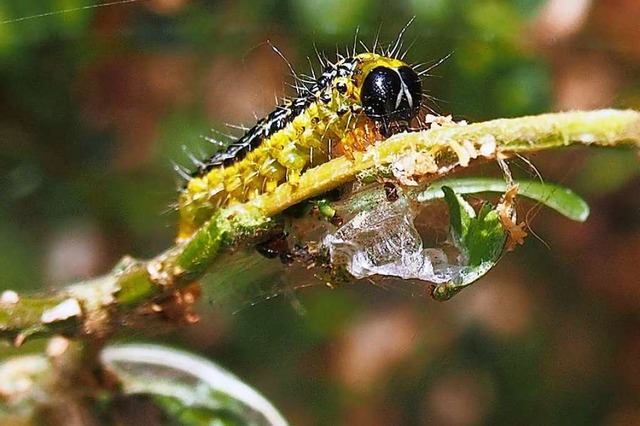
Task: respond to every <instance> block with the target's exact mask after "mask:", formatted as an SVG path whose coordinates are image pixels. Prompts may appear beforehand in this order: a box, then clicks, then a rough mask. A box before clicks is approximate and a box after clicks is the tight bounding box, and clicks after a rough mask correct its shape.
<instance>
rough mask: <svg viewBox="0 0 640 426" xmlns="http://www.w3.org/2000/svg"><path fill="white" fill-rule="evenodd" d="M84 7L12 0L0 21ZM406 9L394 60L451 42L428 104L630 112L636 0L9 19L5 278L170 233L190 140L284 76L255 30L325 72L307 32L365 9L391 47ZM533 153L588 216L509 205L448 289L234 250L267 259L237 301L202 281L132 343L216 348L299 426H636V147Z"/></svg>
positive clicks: (443, 108) (321, 30) (146, 9)
mask: <svg viewBox="0 0 640 426" xmlns="http://www.w3.org/2000/svg"><path fill="white" fill-rule="evenodd" d="M93 3H94V2H93V1H88V0H87V1H84V0H67V1H64V2H60V1H56V0H47V1H43V0H21V1H20V2H9V1H3V2H0V21H12V20H16V19H20V18H24V17H28V16H31V15H34V14H40V13H46V12H50V11H53V12H55V11H61V10H63V9H65V8H78V7H83V6H87V5H91V4H93ZM412 16H415V17H416V19H415V22H414V23H413V24H412V25H411V26H410V28H409V29H408V31H407V35H406V36H405V44H406V46H407V47H408V46H409V45H411V46H410V48H409V52H408V54H407V60H408V61H410V62H414V63H434V62H436V61H438V60H439V59H441V58H443V57H444V56H446V55H448V54H451V57H450V58H449V59H448V60H446V61H444V62H443V63H442V64H441V65H439V66H438V67H436V68H435V69H434V70H433V71H432V72H431V74H433V75H434V76H433V77H428V78H427V79H426V80H425V81H424V86H425V88H426V91H427V92H428V94H429V95H431V96H433V97H434V99H436V101H435V102H434V104H433V105H430V106H431V107H432V108H434V109H435V110H436V111H438V112H441V113H443V114H453V116H454V117H455V118H457V119H466V120H469V121H480V120H484V119H490V118H496V117H508V116H519V115H524V114H534V113H541V112H547V111H557V110H570V109H592V108H604V107H630V108H635V109H640V73H639V72H640V2H638V1H637V0H564V1H563V0H548V1H543V0H511V1H507V0H489V1H483V2H475V1H471V0H462V1H459V0H403V1H397V2H385V1H382V0H355V1H350V2H342V1H338V0H329V1H321V0H305V1H294V0H290V1H283V2H258V1H248V0H239V1H211V0H210V1H204V0H203V1H195V0H147V1H145V0H141V1H139V2H136V3H130V4H121V5H116V6H110V7H102V8H91V9H85V10H79V11H72V12H68V13H61V14H54V15H50V16H45V17H41V18H35V19H27V20H20V21H14V22H8V23H7V22H5V23H2V24H0V111H1V112H0V165H1V166H2V167H1V168H0V271H2V273H1V279H0V290H1V289H4V288H12V289H19V290H21V291H42V290H43V289H45V290H48V289H52V288H55V287H56V286H60V285H62V284H64V283H67V282H71V281H74V280H78V279H82V278H86V277H90V276H94V275H97V274H100V273H103V272H105V271H107V270H109V268H110V267H111V266H112V265H113V264H114V263H115V262H116V261H117V260H118V259H119V257H120V256H121V255H123V254H126V253H130V254H133V255H135V256H140V257H144V256H152V255H154V254H157V253H158V252H160V251H161V250H163V249H164V248H166V247H168V246H169V245H170V244H171V241H172V238H173V234H174V231H175V214H174V212H173V211H172V209H171V205H172V203H174V202H175V199H176V188H177V182H178V178H177V176H176V175H175V173H174V172H173V171H172V161H176V162H177V163H180V164H185V165H187V164H189V160H187V156H186V154H185V152H184V150H183V147H186V148H185V150H186V151H187V152H191V153H195V155H196V156H204V155H205V154H207V153H210V152H211V149H212V147H211V146H210V145H208V144H207V142H206V141H205V140H204V139H203V138H202V137H201V136H202V135H212V134H213V135H214V136H215V135H216V133H211V131H210V129H211V128H213V129H215V130H216V131H218V132H220V133H223V134H224V133H231V134H234V135H237V134H238V131H237V130H234V129H230V128H226V127H225V126H224V123H231V124H237V125H242V124H244V125H251V124H252V123H253V122H254V121H255V118H254V114H255V115H256V116H258V117H260V116H262V115H264V114H265V113H267V112H268V111H269V110H270V109H271V108H273V106H274V97H275V96H278V97H281V96H282V95H284V94H291V93H292V90H290V88H288V87H287V83H293V78H292V77H291V75H290V72H289V70H288V67H287V65H286V63H285V62H284V61H283V60H282V59H281V58H280V57H279V56H278V55H277V54H276V53H274V51H273V50H272V49H271V47H270V46H269V45H268V44H267V40H270V41H271V42H272V43H273V44H274V45H276V46H277V47H278V48H279V49H280V50H281V51H282V52H283V53H284V55H285V56H286V57H287V58H288V60H289V61H290V62H291V63H292V64H293V66H294V68H295V69H296V70H298V71H302V72H305V71H307V70H308V69H309V66H310V65H309V64H308V62H307V59H306V58H307V56H310V57H311V62H312V63H313V66H314V67H316V69H317V68H318V64H317V61H316V60H315V53H314V48H317V50H319V51H321V52H326V54H327V56H328V57H329V58H332V57H334V52H335V50H336V46H339V47H340V49H341V50H342V51H344V49H345V47H346V46H351V45H352V43H353V36H354V34H355V31H356V27H359V37H360V39H362V40H363V41H364V42H365V43H366V44H368V45H371V44H372V42H373V40H374V39H375V38H376V33H378V32H379V33H380V39H381V41H383V42H392V41H393V40H394V39H395V37H396V36H397V34H398V33H399V31H400V29H401V28H402V27H403V26H404V25H405V24H406V23H407V22H408V21H409V20H410V18H411V17H412ZM314 46H315V47H314ZM530 159H531V161H532V162H533V164H534V165H535V166H536V168H537V169H538V170H539V172H540V174H541V175H542V176H543V177H544V178H545V179H546V180H548V181H552V182H560V183H562V184H563V185H566V186H568V187H570V188H573V189H574V190H575V191H576V192H578V193H580V194H582V195H583V196H585V197H586V198H587V199H588V201H589V203H590V205H591V207H592V216H591V218H590V219H589V220H588V222H586V223H584V224H579V223H572V222H570V221H569V220H568V219H566V218H564V217H561V216H559V215H557V214H556V213H553V212H551V211H548V210H546V209H544V208H542V209H539V208H538V207H536V206H534V205H532V204H524V203H523V204H522V205H521V207H522V212H521V214H522V216H521V217H525V216H526V217H527V218H528V221H529V223H530V226H531V228H532V231H533V232H532V234H533V233H535V235H531V236H530V237H529V238H528V240H527V242H526V244H525V246H524V247H521V248H519V249H518V250H517V251H516V252H515V253H512V254H508V255H506V256H505V258H504V259H503V260H502V261H501V263H500V264H499V265H498V266H497V267H496V268H495V269H494V270H493V271H491V272H490V273H489V275H488V276H487V277H486V278H484V279H482V280H481V281H480V282H478V283H477V284H475V285H473V286H472V287H470V288H469V289H467V290H465V291H463V292H462V293H461V294H459V295H458V296H456V297H455V298H454V299H453V300H451V301H450V302H447V303H437V302H434V301H432V300H429V299H427V298H424V297H423V296H420V295H421V294H422V293H424V292H423V288H421V287H420V285H419V284H415V283H413V284H412V283H404V284H400V285H398V284H397V283H396V284H394V285H393V286H387V285H385V284H384V283H382V284H381V283H378V284H377V285H374V284H372V283H369V282H362V283H356V284H353V285H350V286H346V287H342V288H338V289H335V290H330V289H328V288H326V287H324V286H323V285H322V282H320V281H318V282H314V281H313V280H311V281H309V280H306V281H305V282H296V281H295V277H290V276H288V275H287V271H286V270H284V268H283V267H281V266H280V265H278V264H277V261H274V262H275V264H274V263H273V262H271V263H268V262H267V263H268V264H267V263H265V262H266V261H265V260H262V259H249V260H248V261H247V262H248V263H247V277H249V276H251V274H252V270H253V271H255V269H257V268H263V267H268V268H273V270H274V271H275V272H274V274H273V275H270V276H269V277H265V276H264V275H261V276H260V277H259V278H252V280H253V281H251V282H250V284H251V287H255V289H250V290H246V293H245V290H243V291H242V292H239V293H238V294H233V297H229V298H228V299H226V298H225V297H227V296H226V295H225V296H224V297H223V295H220V294H215V295H214V294H207V293H206V291H205V295H204V300H203V302H204V303H203V304H202V305H203V306H202V309H201V313H202V320H201V322H200V323H199V324H197V325H195V326H192V327H189V328H186V329H182V330H179V331H178V332H177V333H176V332H173V333H172V334H163V335H161V336H157V335H150V334H143V333H141V332H139V331H138V332H136V334H135V335H129V336H124V338H128V339H133V340H144V339H146V340H158V339H163V340H166V341H169V342H171V343H173V344H176V345H178V346H181V347H186V348H190V349H192V350H194V351H196V352H199V353H202V354H204V355H205V356H207V357H209V358H211V359H214V360H216V361H218V362H219V363H221V364H222V365H224V366H226V367H228V368H229V369H231V370H232V371H233V372H234V373H236V374H237V375H239V376H240V377H242V378H244V379H246V380H247V382H248V383H250V384H252V385H254V386H256V387H257V388H258V389H260V390H261V391H262V392H264V394H265V395H266V396H267V397H268V398H270V399H271V400H272V401H273V402H274V403H275V404H276V406H278V407H279V408H280V409H281V410H282V411H283V412H284V414H285V415H286V417H288V418H289V419H290V421H291V422H292V424H296V425H372V426H376V425H390V424H394V425H395V424H398V425H426V424H429V425H447V426H473V425H483V424H488V425H489V424H490V425H512V424H519V425H520V424H523V425H585V424H603V425H608V426H622V425H633V424H640V269H639V266H638V265H639V264H640V191H638V188H640V175H639V173H638V171H639V167H638V160H637V157H636V155H635V153H634V152H632V151H629V150H599V149H579V148H578V149H567V150H562V151H554V152H547V153H540V154H538V155H534V156H532V157H531V158H530ZM512 168H513V170H514V172H516V173H517V174H519V175H520V176H523V177H528V178H531V177H535V176H533V172H532V170H531V168H530V167H528V166H526V164H525V163H523V162H517V161H515V162H514V163H513V165H512ZM495 169H496V168H495V166H492V167H487V168H483V169H478V170H477V174H479V175H488V174H492V173H496V170H495ZM276 276H278V277H280V278H274V277H276ZM247 277H244V276H237V277H236V279H237V280H238V282H237V283H233V282H230V283H229V286H230V289H231V293H233V292H234V289H235V286H236V285H237V288H239V289H246V288H247V283H248V282H249V281H250V280H249V278H247ZM215 279H216V274H215V273H214V274H212V275H211V277H210V278H209V280H215ZM245 280H246V281H247V282H243V281H245ZM295 287H306V288H304V289H298V290H291V289H292V288H295ZM206 288H207V283H206V282H205V290H206ZM281 288H286V289H287V290H286V291H285V290H282V291H281V290H279V289H281ZM254 290H255V291H254ZM272 295H278V297H270V296H272ZM3 350H4V348H0V351H3ZM6 352H7V353H8V349H7V350H6Z"/></svg>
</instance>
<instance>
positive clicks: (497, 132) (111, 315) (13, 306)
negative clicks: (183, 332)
mask: <svg viewBox="0 0 640 426" xmlns="http://www.w3.org/2000/svg"><path fill="white" fill-rule="evenodd" d="M574 144H582V145H598V146H621V145H636V146H640V113H639V112H636V111H619V110H602V111H592V112H570V113H558V114H544V115H539V116H533V117H523V118H515V119H500V120H493V121H488V122H484V123H478V124H472V125H467V126H463V125H455V124H453V125H451V126H446V127H440V128H435V129H431V130H425V131H420V132H415V133H403V134H398V135H395V136H393V137H391V138H389V139H387V140H386V141H384V142H381V143H380V144H378V145H376V146H374V147H372V148H371V149H369V150H367V151H366V152H362V153H355V154H354V157H353V158H346V157H340V158H335V159H333V160H332V161H330V162H328V163H325V164H322V165H320V166H318V167H315V168H313V169H310V170H308V171H306V172H305V173H304V174H303V175H302V177H301V178H300V180H299V182H298V183H297V184H296V185H292V184H288V183H284V184H282V185H280V186H279V187H278V188H276V190H275V191H274V192H271V193H268V194H265V195H262V196H260V197H258V198H256V199H254V200H252V201H250V202H248V203H246V204H242V205H236V206H233V207H229V208H225V209H221V210H219V211H217V212H216V213H215V214H214V215H213V217H212V218H211V219H210V220H209V221H208V222H207V223H206V224H205V225H204V226H203V227H202V228H200V229H199V230H197V231H196V232H195V233H194V234H193V235H192V236H191V237H190V238H188V239H186V240H185V241H182V242H180V243H178V244H176V245H175V246H173V247H172V248H170V249H169V250H167V251H166V252H164V253H162V254H160V255H159V256H157V257H155V258H153V259H151V260H148V261H141V260H135V259H132V258H129V257H125V258H124V259H123V260H122V261H121V262H120V263H119V264H118V265H117V266H116V267H115V268H114V269H113V271H112V272H111V273H110V274H108V275H105V276H103V277H100V278H97V279H94V280H90V281H85V282H81V283H77V284H74V285H71V286H69V287H67V288H66V289H63V290H61V291H60V292H58V293H57V294H55V295H52V296H48V297H24V296H20V295H17V294H16V293H14V292H5V293H4V294H3V295H2V296H1V297H0V337H3V338H5V339H11V340H12V341H13V343H14V344H16V345H19V344H21V343H23V342H24V341H25V339H26V338H28V337H30V336H36V335H39V336H51V335H54V334H62V335H65V336H70V337H85V338H104V337H105V336H107V335H109V334H110V333H112V332H113V331H115V330H117V329H118V328H119V327H123V326H124V325H125V324H126V325H128V326H131V325H136V324H145V323H147V322H148V321H147V320H148V319H149V317H150V316H152V317H157V316H163V317H168V318H169V319H172V320H186V321H190V319H191V318H192V317H191V315H192V314H191V311H190V309H191V304H192V303H193V301H194V299H195V298H196V296H197V291H196V290H194V288H193V287H192V286H191V285H192V284H193V283H194V282H195V281H196V280H198V279H200V278H201V277H202V276H203V275H204V274H205V273H207V271H209V270H210V269H211V268H212V265H213V264H214V261H215V260H217V259H218V257H219V256H220V255H222V254H223V253H225V252H227V251H229V250H230V249H235V248H237V247H238V246H240V245H250V244H255V243H256V242H257V241H261V240H264V239H265V238H267V237H268V236H269V235H271V234H273V233H276V232H278V230H279V227H280V221H279V220H278V214H280V213H281V212H283V211H284V210H285V209H286V208H288V207H291V206H293V205H295V204H298V203H300V202H302V201H304V200H306V199H309V198H311V197H315V196H318V195H321V194H323V193H324V192H326V191H328V190H331V189H333V188H336V187H338V186H340V185H342V184H344V183H346V182H349V181H353V180H355V179H357V178H359V177H360V178H363V176H365V177H366V176H369V177H374V178H375V177H377V176H381V175H384V176H386V177H387V178H389V177H391V178H394V179H396V180H397V181H398V182H399V183H400V184H405V185H414V184H415V185H418V184H424V183H425V182H429V181H433V180H435V179H438V178H440V177H442V176H444V175H446V174H448V173H450V172H452V171H454V170H456V169H458V168H462V167H467V166H469V165H472V164H474V163H475V162H476V161H478V160H481V159H484V160H487V159H496V158H498V159H500V158H504V157H508V156H511V155H514V154H518V153H527V152H532V151H539V150H543V149H552V148H560V147H563V146H568V145H574Z"/></svg>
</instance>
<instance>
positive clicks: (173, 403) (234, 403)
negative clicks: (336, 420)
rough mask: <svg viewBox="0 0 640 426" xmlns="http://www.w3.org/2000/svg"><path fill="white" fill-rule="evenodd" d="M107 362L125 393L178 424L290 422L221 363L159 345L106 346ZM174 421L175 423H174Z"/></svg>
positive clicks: (268, 425) (267, 425)
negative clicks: (153, 406) (149, 402)
mask: <svg viewBox="0 0 640 426" xmlns="http://www.w3.org/2000/svg"><path fill="white" fill-rule="evenodd" d="M102 360H103V362H104V363H105V364H106V365H107V366H108V367H109V368H110V370H111V371H112V372H113V373H114V374H116V376H117V378H118V380H119V383H120V386H121V388H122V392H123V393H124V394H125V395H146V396H150V397H152V398H153V400H154V401H155V402H156V403H157V404H158V405H159V406H160V407H161V408H162V409H163V410H164V412H165V414H166V415H167V416H168V417H169V418H170V419H171V420H172V421H174V422H175V423H179V424H184V425H212V426H239V425H251V426H287V422H286V420H284V418H283V417H282V416H281V415H280V413H278V411H277V410H276V409H275V408H274V407H273V405H271V404H270V403H269V402H268V401H267V400H266V399H264V397H263V396H262V395H260V394H259V393H258V392H257V391H256V390H254V389H253V388H251V387H249V386H248V385H247V384H245V383H243V382H242V381H240V380H239V379H238V378H237V377H235V376H233V375H232V374H230V373H229V372H227V371H225V370H224V369H223V368H221V367H220V366H218V365H216V364H214V363H212V362H211V361H209V360H206V359H204V358H201V357H198V356H196V355H193V354H190V353H187V352H182V351H179V350H176V349H172V348H167V347H163V346H159V345H144V344H129V345H113V346H109V347H107V348H106V349H105V350H104V351H103V353H102ZM172 424H173V423H172Z"/></svg>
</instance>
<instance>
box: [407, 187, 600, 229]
mask: <svg viewBox="0 0 640 426" xmlns="http://www.w3.org/2000/svg"><path fill="white" fill-rule="evenodd" d="M516 183H518V184H519V185H520V188H519V190H518V195H521V196H523V197H526V198H530V199H532V200H535V201H538V202H541V203H542V204H544V205H545V206H547V207H550V208H552V209H554V210H555V211H557V212H558V213H560V214H562V215H564V216H566V217H568V218H569V219H572V220H575V221H578V222H584V221H585V220H587V218H588V217H589V205H588V204H587V202H586V201H585V200H583V199H582V198H581V197H580V196H578V195H577V194H576V193H574V192H573V191H571V190H570V189H568V188H565V187H563V186H560V185H556V184H553V183H542V182H538V181H531V180H520V181H516ZM443 186H448V187H449V188H451V189H453V190H454V191H455V192H456V193H457V194H476V193H479V192H498V193H503V192H505V191H506V190H507V183H506V182H505V181H504V180H503V179H493V178H462V179H444V180H440V181H438V182H435V183H434V184H433V185H431V186H430V187H429V188H427V189H426V190H424V191H422V192H421V193H420V194H419V195H418V197H417V198H418V201H420V202H427V201H431V200H436V199H442V198H445V193H444V192H443V191H442V187H443Z"/></svg>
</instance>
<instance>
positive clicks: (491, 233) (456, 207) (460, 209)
mask: <svg viewBox="0 0 640 426" xmlns="http://www.w3.org/2000/svg"><path fill="white" fill-rule="evenodd" d="M441 189H442V192H443V194H444V199H445V201H446V202H447V204H448V205H449V217H450V228H451V230H450V232H451V240H452V241H453V243H454V245H455V246H456V248H457V249H458V250H459V252H460V257H461V261H462V265H460V266H461V267H460V269H459V273H458V274H457V275H456V276H455V277H453V279H452V280H451V281H449V282H446V283H441V284H438V285H437V286H436V287H435V289H434V290H433V297H434V298H435V299H437V300H447V299H450V298H451V297H452V296H453V295H455V294H456V293H458V292H459V291H460V290H462V289H463V288H465V287H466V286H468V285H470V284H472V283H473V282H475V281H476V280H478V279H479V278H480V277H482V276H483V275H484V274H486V273H487V272H488V271H489V270H490V269H491V268H492V267H493V266H494V265H495V264H496V263H497V261H498V260H499V259H500V255H501V254H502V250H503V248H504V244H505V241H506V238H507V234H506V232H505V230H504V228H503V227H502V225H501V223H500V220H499V217H498V212H497V211H496V209H495V208H494V207H493V206H492V205H491V204H489V203H485V204H484V205H483V206H482V207H481V208H480V211H479V212H478V214H476V213H475V211H474V210H473V208H472V207H471V205H469V203H467V202H466V201H465V200H464V198H462V197H461V196H460V195H459V194H456V193H455V192H454V191H453V189H451V188H449V187H448V186H442V188H441Z"/></svg>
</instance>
